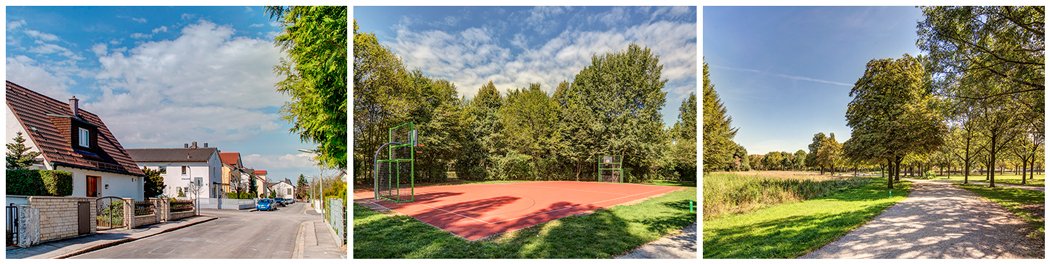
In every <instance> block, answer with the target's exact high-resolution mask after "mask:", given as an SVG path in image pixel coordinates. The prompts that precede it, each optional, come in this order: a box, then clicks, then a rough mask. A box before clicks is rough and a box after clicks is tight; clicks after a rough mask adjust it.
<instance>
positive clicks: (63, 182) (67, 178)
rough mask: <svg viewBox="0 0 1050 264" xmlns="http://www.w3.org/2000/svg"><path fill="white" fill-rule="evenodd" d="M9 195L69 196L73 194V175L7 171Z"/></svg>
mask: <svg viewBox="0 0 1050 264" xmlns="http://www.w3.org/2000/svg"><path fill="white" fill-rule="evenodd" d="M6 184H7V185H6V188H7V194H11V195H29V196H69V195H72V194H73V173H70V172H68V171H59V170H24V169H16V170H7V180H6Z"/></svg>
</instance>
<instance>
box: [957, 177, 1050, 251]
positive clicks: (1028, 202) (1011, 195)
mask: <svg viewBox="0 0 1050 264" xmlns="http://www.w3.org/2000/svg"><path fill="white" fill-rule="evenodd" d="M956 186H959V187H961V188H963V189H966V190H969V191H971V192H973V193H976V194H977V195H980V196H981V197H984V198H986V199H988V200H990V201H992V202H994V203H997V204H999V205H1002V206H1003V207H1005V208H1006V209H1007V210H1010V212H1011V213H1013V214H1014V215H1016V216H1017V217H1020V218H1021V219H1023V220H1024V221H1025V222H1028V224H1030V225H1032V230H1031V231H1030V232H1029V233H1028V237H1032V238H1038V240H1040V241H1042V240H1043V236H1045V234H1046V225H1045V222H1046V215H1045V210H1044V209H1045V208H1046V204H1045V200H1044V197H1046V193H1045V192H1040V191H1033V190H1025V189H1017V188H1004V187H996V188H989V187H987V186H980V185H973V184H966V185H963V184H956Z"/></svg>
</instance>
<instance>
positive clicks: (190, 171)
mask: <svg viewBox="0 0 1050 264" xmlns="http://www.w3.org/2000/svg"><path fill="white" fill-rule="evenodd" d="M138 166H139V167H147V168H150V169H160V168H164V170H165V172H164V173H162V174H161V177H164V185H165V187H164V195H166V196H168V197H179V196H178V195H179V191H178V188H179V187H181V188H182V189H183V190H184V191H183V192H184V193H185V194H186V196H185V197H186V198H194V197H193V194H192V193H190V192H189V191H187V190H185V189H186V188H187V187H188V186H189V185H190V182H193V181H194V178H197V177H200V178H201V182H203V183H204V185H205V186H204V188H203V189H201V192H200V196H201V198H217V197H219V195H221V193H219V192H216V191H213V190H212V187H211V186H212V185H211V183H213V182H221V181H222V162H221V161H220V160H219V155H218V153H217V152H216V153H214V154H212V156H211V158H209V159H208V162H140V163H138ZM182 166H188V168H187V170H186V174H182ZM219 191H220V192H221V190H219Z"/></svg>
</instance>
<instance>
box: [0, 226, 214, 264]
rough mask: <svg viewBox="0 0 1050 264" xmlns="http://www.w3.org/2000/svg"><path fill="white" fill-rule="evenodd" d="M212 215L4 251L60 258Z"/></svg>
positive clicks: (24, 256)
mask: <svg viewBox="0 0 1050 264" xmlns="http://www.w3.org/2000/svg"><path fill="white" fill-rule="evenodd" d="M215 219H216V218H215V217H212V216H206V215H201V216H196V217H190V218H184V219H179V220H175V221H169V222H166V223H161V224H156V225H150V226H146V227H140V228H135V229H113V230H106V231H99V232H97V233H95V235H86V236H81V237H77V238H72V239H66V240H59V241H52V242H46V243H43V244H40V245H36V246H32V247H29V248H14V249H9V250H6V255H7V258H9V259H27V258H28V259H62V258H68V257H72V256H76V255H79V254H83V253H86V252H91V251H94V250H98V249H101V248H106V247H110V246H114V245H118V244H122V243H126V242H130V241H135V240H139V239H143V238H147V237H151V236H155V235H157V234H161V233H165V232H169V231H174V230H178V229H181V228H184V227H188V226H192V225H196V224H200V223H204V222H208V221H211V220H215Z"/></svg>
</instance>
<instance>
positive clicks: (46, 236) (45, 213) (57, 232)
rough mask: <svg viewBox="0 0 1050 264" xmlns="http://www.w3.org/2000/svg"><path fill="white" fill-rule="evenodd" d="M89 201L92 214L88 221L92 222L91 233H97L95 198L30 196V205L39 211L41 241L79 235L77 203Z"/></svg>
mask: <svg viewBox="0 0 1050 264" xmlns="http://www.w3.org/2000/svg"><path fill="white" fill-rule="evenodd" d="M82 201H83V202H88V203H89V207H90V214H89V216H88V219H90V220H89V221H88V222H89V223H90V225H91V226H90V228H88V229H89V230H90V233H92V234H94V233H95V224H96V223H95V215H97V214H98V212H96V208H97V207H96V206H95V198H87V197H50V196H30V197H29V206H30V207H32V208H34V209H37V210H38V213H39V216H40V217H39V223H40V225H39V227H40V229H39V232H40V240H39V241H40V242H48V241H53V240H59V239H66V238H72V237H77V236H79V235H80V234H78V231H79V226H78V223H79V222H78V215H77V203H78V202H82Z"/></svg>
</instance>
